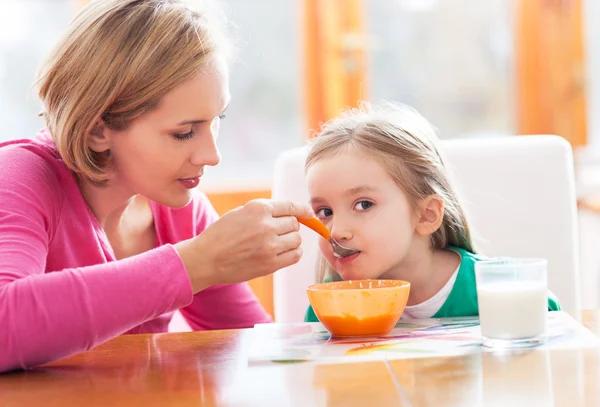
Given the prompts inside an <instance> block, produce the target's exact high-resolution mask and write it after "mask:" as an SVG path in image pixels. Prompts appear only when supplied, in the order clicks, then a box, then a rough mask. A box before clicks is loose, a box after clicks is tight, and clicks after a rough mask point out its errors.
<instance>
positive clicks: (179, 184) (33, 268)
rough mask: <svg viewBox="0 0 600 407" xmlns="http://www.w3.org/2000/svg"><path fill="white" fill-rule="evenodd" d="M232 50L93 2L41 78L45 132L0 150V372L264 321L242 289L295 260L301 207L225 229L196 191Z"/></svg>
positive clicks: (200, 30)
mask: <svg viewBox="0 0 600 407" xmlns="http://www.w3.org/2000/svg"><path fill="white" fill-rule="evenodd" d="M228 50H229V43H228V41H227V38H226V37H225V36H224V34H223V31H222V29H221V28H220V27H219V25H218V24H216V20H214V19H212V18H211V17H210V16H209V15H208V14H206V13H205V12H203V11H198V10H194V9H191V8H189V7H188V6H186V5H185V4H184V3H183V2H182V1H178V0H98V1H93V2H91V3H90V4H89V5H88V6H87V7H85V8H84V9H83V10H82V11H81V13H80V14H79V15H78V16H77V17H76V18H75V20H74V21H73V23H72V24H71V25H70V28H69V29H68V31H67V33H66V34H65V36H64V37H63V39H62V40H61V41H60V43H59V44H58V45H57V46H56V48H55V50H54V52H53V53H52V54H51V56H50V58H49V59H48V61H47V62H46V63H45V65H44V67H43V69H42V72H41V74H40V77H39V83H38V85H39V95H40V98H41V100H42V101H43V104H44V107H45V111H44V117H45V120H46V123H47V129H44V130H42V131H41V132H40V133H39V134H38V135H37V136H36V137H35V138H34V139H33V140H17V141H12V142H8V143H3V144H0V349H1V351H0V371H7V370H11V369H17V368H27V367H31V366H34V365H37V364H41V363H44V362H49V361H52V360H56V359H59V358H62V357H65V356H68V355H71V354H74V353H76V352H80V351H84V350H86V349H90V348H92V347H94V346H95V345H98V344H100V343H102V342H104V341H106V340H108V339H110V338H113V337H115V336H117V335H120V334H123V333H152V332H164V331H166V330H167V325H168V323H169V320H170V318H171V316H172V314H173V312H174V311H175V310H178V309H180V310H181V312H182V314H183V315H184V317H185V318H186V319H187V321H188V323H189V324H190V326H191V327H192V328H193V329H195V330H202V329H219V328H241V327H251V326H253V325H254V324H255V323H260V322H267V321H269V320H270V318H269V316H268V314H267V313H266V312H265V311H264V310H263V308H262V307H261V306H260V304H259V303H258V301H257V300H256V298H255V297H254V296H253V295H252V293H251V291H250V290H249V288H248V286H247V285H246V284H245V283H243V282H244V281H247V280H249V279H252V278H255V277H258V276H262V275H266V274H268V273H272V272H274V271H275V270H277V269H279V268H281V267H285V266H287V265H290V264H292V263H295V262H297V261H298V259H299V257H300V256H301V249H300V247H299V246H300V235H299V233H298V229H299V227H298V222H297V220H296V218H295V216H299V217H307V216H311V214H312V211H311V210H310V208H308V207H307V206H302V205H295V204H293V203H291V202H275V201H268V200H264V201H253V202H250V203H248V204H247V205H245V206H244V207H241V208H239V209H237V210H234V211H232V212H230V213H228V214H226V215H225V216H223V217H222V218H221V219H219V220H217V215H216V213H215V211H214V209H213V208H212V206H211V205H210V203H209V202H208V200H207V199H206V197H205V196H204V195H202V194H201V193H199V192H198V191H197V189H196V186H197V185H198V183H199V181H200V178H201V177H202V175H203V172H204V168H205V167H206V166H214V165H217V164H218V163H219V160H220V155H219V151H218V149H217V146H216V144H215V139H216V137H217V134H218V131H219V123H220V121H221V120H222V119H223V118H224V115H225V110H226V108H227V104H228V103H229V99H230V95H229V87H228V73H227V61H228V53H229V51H228Z"/></svg>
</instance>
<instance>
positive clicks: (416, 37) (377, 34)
mask: <svg viewBox="0 0 600 407" xmlns="http://www.w3.org/2000/svg"><path fill="white" fill-rule="evenodd" d="M86 2H87V1H86V0H0V125H1V126H2V127H1V128H2V131H1V132H0V141H4V140H10V139H17V138H31V137H33V136H34V135H35V133H36V131H37V130H38V129H39V128H41V127H42V126H43V122H42V120H41V119H40V118H39V117H38V116H37V114H38V113H39V112H40V110H41V107H40V102H39V100H38V99H37V96H36V91H35V88H34V87H33V81H34V78H35V72H36V69H37V68H38V66H39V64H40V63H41V62H42V59H43V58H44V56H45V55H46V54H47V53H48V52H49V50H50V49H51V47H52V46H53V44H54V43H55V42H56V41H57V40H58V38H59V36H60V35H61V33H62V32H63V30H64V29H65V28H66V26H67V25H68V24H69V22H70V20H71V19H72V17H73V16H74V15H75V13H76V12H77V11H78V9H79V8H80V7H82V6H83V5H84V4H85V3H86ZM205 2H206V3H210V5H211V6H216V7H218V8H219V9H220V10H222V11H223V12H224V13H225V14H226V16H227V17H228V18H229V19H230V20H231V21H232V22H233V23H234V27H233V28H234V35H235V37H236V43H237V47H238V48H239V60H238V61H237V63H236V64H235V65H234V66H233V67H232V71H231V88H232V89H231V92H232V95H233V99H232V102H231V105H230V107H229V110H228V112H227V119H226V120H225V121H224V122H223V124H222V126H221V135H220V137H219V147H220V149H221V152H222V155H223V161H222V163H221V164H220V165H219V167H218V168H215V169H214V170H212V169H211V171H209V172H208V176H207V177H205V179H203V184H202V188H203V189H204V190H205V191H206V192H207V193H208V194H209V196H210V198H211V200H212V202H213V204H214V205H215V207H216V208H217V210H218V211H219V212H221V213H223V212H225V211H227V210H229V209H232V208H234V207H236V206H238V205H241V204H243V203H245V202H246V201H248V200H249V199H252V198H256V197H269V196H270V187H271V181H272V176H273V165H274V162H275V160H276V158H277V157H278V155H279V154H280V153H281V152H282V151H284V150H286V149H290V148H293V147H296V146H300V145H302V144H303V143H305V141H306V139H307V137H309V136H310V132H311V130H315V129H317V128H318V126H319V123H321V122H323V121H325V120H327V119H329V118H331V117H333V116H335V115H336V114H337V113H338V112H339V111H340V110H341V109H343V108H344V107H346V106H353V105H355V104H356V102H357V100H359V99H378V98H384V99H391V100H396V101H401V102H404V103H407V104H409V105H411V106H413V107H415V108H416V109H417V110H419V111H420V112H421V113H422V114H423V115H424V116H425V117H427V118H428V119H429V120H430V121H431V122H432V123H433V124H434V125H435V126H436V127H437V128H438V129H439V134H440V136H441V137H442V138H462V137H492V136H505V137H515V136H517V135H526V134H557V135H560V136H562V137H564V138H565V139H566V140H568V141H569V142H570V143H571V145H572V146H573V148H574V149H575V152H576V174H577V183H578V185H577V188H578V194H579V203H580V221H581V247H582V276H583V277H584V278H585V276H586V275H587V276H591V275H593V276H595V275H596V274H597V273H598V270H600V254H597V253H599V252H597V249H596V247H597V246H598V243H600V204H599V203H598V202H600V200H599V199H598V198H597V197H600V154H598V153H596V148H600V27H599V25H598V24H597V23H596V21H597V19H598V17H600V2H599V1H597V0H479V1H473V0H256V1H248V0H222V1H219V0H206V1H205ZM590 281H593V282H594V284H595V285H597V283H596V281H597V280H596V279H595V278H594V279H592V280H590ZM270 284H271V283H270V282H269V281H268V280H261V281H258V282H253V288H255V290H257V292H260V291H261V290H263V291H265V292H268V291H269V290H270V291H272V286H270ZM594 289H595V290H596V289H597V287H596V286H594ZM594 301H595V300H594ZM585 305H593V306H595V305H596V304H595V303H594V304H591V303H589V301H588V304H586V302H585V301H584V306H585Z"/></svg>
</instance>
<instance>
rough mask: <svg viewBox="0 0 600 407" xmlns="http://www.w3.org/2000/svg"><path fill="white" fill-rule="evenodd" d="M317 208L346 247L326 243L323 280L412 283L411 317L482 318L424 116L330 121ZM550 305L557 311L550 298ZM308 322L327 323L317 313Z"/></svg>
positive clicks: (458, 220) (309, 163)
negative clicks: (339, 249)
mask: <svg viewBox="0 0 600 407" xmlns="http://www.w3.org/2000/svg"><path fill="white" fill-rule="evenodd" d="M306 176H307V181H308V188H309V194H310V203H311V205H312V207H313V210H314V211H315V213H316V215H317V217H319V218H320V219H321V220H322V221H323V222H324V223H325V224H326V225H327V226H328V227H329V228H330V230H331V234H332V236H333V237H334V238H335V239H336V240H337V241H338V242H339V243H340V244H342V245H343V246H346V247H349V248H352V249H356V250H359V253H358V254H355V255H352V256H350V257H347V258H341V259H340V258H336V257H335V256H334V255H333V252H332V249H331V245H330V244H329V243H328V242H327V241H325V240H324V239H320V242H319V245H320V249H321V253H322V258H321V261H320V266H319V274H318V280H319V281H320V282H321V281H326V280H340V279H342V280H351V279H352V280H357V279H397V280H406V281H409V282H410V283H411V289H410V297H409V299H408V304H407V307H406V309H405V311H404V314H403V318H443V317H457V316H470V315H478V307H477V293H476V287H475V263H476V262H477V261H479V260H480V259H481V257H480V256H477V255H476V254H475V251H474V249H473V244H472V242H471V236H470V233H469V226H468V224H467V221H466V218H465V215H464V212H463V209H462V207H461V205H460V202H459V201H458V198H457V195H456V192H455V191H454V188H453V186H452V184H451V182H450V179H449V176H448V172H447V170H446V168H445V166H444V163H443V161H442V158H441V157H440V154H439V152H438V150H437V147H436V135H435V130H434V128H433V127H432V126H431V124H429V122H427V120H425V119H424V118H423V117H422V116H421V115H419V114H418V113H417V112H416V111H414V110H412V109H410V108H408V107H406V106H401V105H394V104H391V103H388V104H384V105H381V106H374V105H371V104H368V103H364V104H362V105H361V106H360V108H358V109H351V110H349V111H347V112H345V113H344V114H342V115H341V116H340V117H339V118H336V119H334V120H332V121H331V122H329V123H327V124H325V125H324V127H323V128H322V130H321V132H320V134H319V135H318V136H317V138H316V139H315V140H314V143H313V145H312V147H311V150H310V152H309V155H308V157H307V160H306ZM548 309H550V310H558V309H560V306H559V304H558V302H557V301H556V299H554V298H552V297H549V299H548ZM305 320H306V321H308V322H316V321H318V319H317V317H316V315H315V314H314V312H313V310H312V308H310V307H309V309H308V311H307V313H306V317H305Z"/></svg>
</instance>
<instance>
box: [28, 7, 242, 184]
mask: <svg viewBox="0 0 600 407" xmlns="http://www.w3.org/2000/svg"><path fill="white" fill-rule="evenodd" d="M231 50H232V46H231V43H230V42H229V39H228V38H227V36H226V35H225V31H224V27H223V20H222V19H219V18H217V17H216V15H215V16H212V15H210V16H209V15H208V14H207V11H206V10H197V9H193V8H192V7H190V6H189V5H188V4H186V2H185V1H183V0H102V1H99V0H96V1H92V2H90V3H89V4H88V5H87V6H85V7H84V8H83V9H82V10H81V12H80V13H79V15H78V16H77V17H76V18H75V19H74V20H73V22H72V23H71V25H70V26H69V28H68V30H67V32H66V33H65V34H64V36H63V38H62V39H61V40H60V42H59V43H58V44H57V46H56V47H55V49H54V51H53V52H52V53H51V55H50V56H49V58H48V60H47V61H46V62H45V64H44V65H43V66H42V69H41V72H40V74H39V77H38V80H37V84H38V86H39V96H40V99H41V100H42V102H43V104H44V113H43V116H44V117H45V121H46V125H47V127H48V129H49V130H50V133H51V134H52V137H53V140H54V142H55V143H56V146H57V147H58V152H59V154H60V155H61V157H62V159H63V160H64V162H65V164H66V165H67V167H69V168H70V169H71V170H72V171H74V172H75V173H77V174H78V175H79V176H81V177H82V178H83V179H85V180H87V181H89V182H92V183H94V184H96V185H102V184H105V183H106V180H107V177H108V176H107V173H106V166H107V164H108V163H107V154H99V153H95V152H93V151H91V150H90V148H89V146H88V135H89V134H90V132H92V131H93V129H94V126H95V124H96V123H97V121H98V120H99V119H102V120H103V122H104V124H105V125H106V126H107V127H108V128H110V129H113V130H123V129H126V128H127V127H128V125H129V124H130V123H131V121H132V120H134V119H135V118H137V117H139V116H140V115H142V114H144V113H146V112H148V111H150V110H152V109H153V108H155V107H156V106H157V105H158V103H159V100H160V99H161V98H162V97H163V96H164V95H165V94H166V93H167V92H169V91H170V90H171V89H173V88H174V87H175V86H177V85H178V84H180V83H182V82H184V81H185V80H186V79H189V78H190V77H192V76H193V75H194V74H196V73H198V72H201V71H202V70H203V69H205V68H206V67H207V65H208V64H210V63H211V62H212V61H214V60H215V58H217V57H223V58H226V59H227V58H228V57H229V56H230V55H231Z"/></svg>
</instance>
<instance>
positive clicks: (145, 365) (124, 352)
mask: <svg viewBox="0 0 600 407" xmlns="http://www.w3.org/2000/svg"><path fill="white" fill-rule="evenodd" d="M581 321H582V323H583V324H584V325H585V326H587V327H588V328H590V329H591V330H592V331H593V332H594V333H595V334H597V335H598V334H600V324H599V322H600V311H599V310H595V311H585V312H583V314H582V319H581ZM249 336H250V331H249V330H236V331H213V332H195V333H192V332H190V333H171V334H158V335H126V336H121V337H119V338H116V339H114V340H112V341H110V342H108V343H106V344H104V345H102V346H100V347H98V348H96V349H94V350H92V351H90V352H86V353H83V354H80V355H76V356H74V357H71V358H67V359H64V360H62V361H60V362H56V363H53V364H49V365H46V366H43V367H40V368H38V369H35V370H32V371H27V372H19V373H9V374H4V375H0V406H19V407H22V406H46V407H51V406H66V405H75V406H277V407H280V406H281V407H283V406H302V407H309V406H348V407H350V406H369V407H379V406H503V407H504V406H510V407H515V406H552V405H554V406H569V407H574V406H599V405H600V348H597V349H596V348H594V349H581V350H562V351H558V350H554V351H541V350H540V351H535V352H527V353H523V354H521V355H511V356H500V355H497V354H491V353H484V354H470V355H466V356H459V357H445V358H420V359H408V360H406V359H405V360H397V361H392V362H390V363H389V364H388V363H386V362H368V363H350V364H332V365H322V364H313V363H297V364H273V365H266V366H255V365H253V366H251V367H248V365H247V361H246V357H245V350H244V348H245V347H244V344H245V343H247V340H248V339H249Z"/></svg>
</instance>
